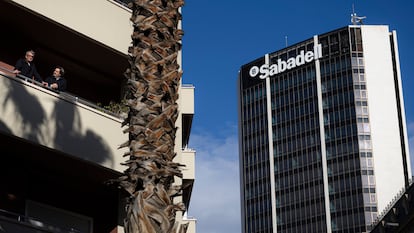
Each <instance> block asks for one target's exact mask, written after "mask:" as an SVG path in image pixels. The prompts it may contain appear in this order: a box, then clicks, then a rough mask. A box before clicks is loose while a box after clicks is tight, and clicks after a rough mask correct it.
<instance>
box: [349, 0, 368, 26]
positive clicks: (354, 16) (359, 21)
mask: <svg viewBox="0 0 414 233" xmlns="http://www.w3.org/2000/svg"><path fill="white" fill-rule="evenodd" d="M365 18H367V17H366V16H358V15H357V14H356V13H355V9H354V4H352V14H351V22H352V24H353V25H357V24H360V25H362V24H364V22H362V20H363V19H365Z"/></svg>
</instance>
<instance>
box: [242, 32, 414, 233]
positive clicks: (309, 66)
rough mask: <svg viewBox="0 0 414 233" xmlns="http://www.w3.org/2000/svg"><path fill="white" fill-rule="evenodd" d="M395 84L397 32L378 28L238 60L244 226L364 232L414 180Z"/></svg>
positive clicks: (257, 232) (251, 230) (254, 231)
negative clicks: (410, 179)
mask: <svg viewBox="0 0 414 233" xmlns="http://www.w3.org/2000/svg"><path fill="white" fill-rule="evenodd" d="M401 85H402V84H401V74H400V65H399V57H398V44H397V36H396V32H395V31H392V32H390V31H389V28H388V26H384V25H378V26H371V25H350V26H346V27H343V28H339V29H337V30H334V31H331V32H328V33H325V34H321V35H315V36H314V37H313V38H310V39H307V40H305V41H302V42H300V43H297V44H294V45H292V46H289V47H286V48H284V49H282V50H279V51H276V52H273V53H270V54H266V55H265V56H263V57H261V58H258V59H256V60H254V61H252V62H250V63H248V64H245V65H243V66H242V67H241V69H240V72H239V81H238V90H239V151H240V152H239V153H240V183H241V209H242V213H241V215H242V229H243V232H244V233H264V232H269V233H270V232H272V233H276V232H278V233H279V232H307V233H313V232H314V233H320V232H329V233H330V232H338V233H339V232H344V233H345V232H349V233H351V232H369V231H370V228H371V224H372V223H373V222H374V221H375V220H376V218H377V215H378V213H379V212H381V211H382V210H384V209H385V207H386V205H387V204H388V203H389V202H390V201H391V200H392V198H393V197H394V196H395V195H396V194H397V193H398V192H399V191H400V190H401V189H402V188H404V187H408V185H409V178H410V177H411V168H410V160H409V151H408V140H407V132H406V122H405V112H404V102H403V97H402V86H401Z"/></svg>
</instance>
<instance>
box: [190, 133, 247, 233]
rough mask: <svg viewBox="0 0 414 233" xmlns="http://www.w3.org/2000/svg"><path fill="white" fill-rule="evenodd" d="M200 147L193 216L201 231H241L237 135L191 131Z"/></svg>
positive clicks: (192, 136)
mask: <svg viewBox="0 0 414 233" xmlns="http://www.w3.org/2000/svg"><path fill="white" fill-rule="evenodd" d="M191 147H193V148H194V149H195V150H196V170H195V173H196V179H195V183H194V188H193V193H192V197H191V203H190V208H189V216H192V217H194V218H196V219H197V232H200V233H229V232H241V230H240V229H241V228H240V227H241V225H240V218H241V217H240V187H239V162H238V141H237V134H235V133H233V134H232V135H230V136H227V137H226V138H224V139H222V140H221V139H218V138H215V137H213V136H211V135H200V134H197V133H193V134H191Z"/></svg>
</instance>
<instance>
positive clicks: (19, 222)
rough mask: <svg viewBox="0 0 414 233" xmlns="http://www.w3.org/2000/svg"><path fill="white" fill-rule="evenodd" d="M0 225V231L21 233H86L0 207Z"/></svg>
mask: <svg viewBox="0 0 414 233" xmlns="http://www.w3.org/2000/svg"><path fill="white" fill-rule="evenodd" d="M0 226H1V230H2V232H3V231H4V232H21V233H39V232H41V233H43V232H45V233H46V232H49V233H50V232H54V233H56V232H62V233H86V232H81V231H78V230H76V229H75V228H71V229H65V228H64V227H60V226H55V225H53V224H51V223H47V222H45V221H41V220H39V219H36V218H31V217H27V216H24V215H21V214H17V213H13V212H10V211H6V210H2V209H0Z"/></svg>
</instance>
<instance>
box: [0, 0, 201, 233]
mask: <svg viewBox="0 0 414 233" xmlns="http://www.w3.org/2000/svg"><path fill="white" fill-rule="evenodd" d="M131 14H132V13H131V10H130V9H128V8H127V7H125V5H124V4H121V3H119V2H118V1H113V0H88V1H81V0H75V1H65V0H42V1H27V0H2V1H0V29H1V32H2V34H1V37H2V40H1V43H0V147H1V153H0V155H1V156H0V231H1V232H21V233H24V232H82V233H109V232H110V233H121V232H124V231H123V217H124V216H125V208H124V206H125V203H124V202H125V197H126V193H125V192H124V191H123V190H121V189H118V188H117V187H115V185H114V186H111V185H107V181H109V180H111V179H116V178H118V177H119V176H120V175H121V174H122V173H123V172H124V170H125V169H126V168H127V167H126V166H123V165H121V163H123V162H125V161H126V159H127V158H126V157H123V155H124V153H125V150H127V149H118V146H119V145H120V144H122V143H124V142H125V141H127V140H128V134H124V133H123V132H122V131H123V128H122V127H121V123H122V121H123V119H122V115H119V114H114V111H113V110H116V109H115V108H116V107H117V105H116V104H111V103H113V102H117V103H119V102H120V100H121V99H122V94H121V93H122V86H123V82H124V81H125V77H124V75H123V73H124V72H125V70H126V69H127V68H128V66H129V63H128V47H129V46H130V44H131V42H132V40H131V34H132V31H133V29H132V24H131V22H130V17H131ZM29 49H33V50H34V51H35V52H36V55H35V58H34V63H35V65H36V67H37V69H38V71H39V73H40V74H41V75H42V76H43V78H45V77H46V76H48V75H51V74H52V72H53V69H54V66H55V65H60V66H63V67H64V69H65V77H66V79H67V82H68V88H67V91H66V92H60V93H58V92H55V91H52V90H50V89H47V88H45V87H43V86H39V85H37V84H36V83H34V82H32V80H31V79H22V78H18V77H15V75H14V74H13V73H11V71H12V70H13V68H14V67H13V66H14V65H15V64H16V61H17V59H19V58H21V57H24V55H25V52H26V51H27V50H29ZM179 63H180V64H181V54H180V55H179ZM29 78H30V77H29ZM179 91H180V98H179V100H178V105H179V113H180V115H179V117H178V120H177V121H176V126H177V127H178V130H177V133H176V137H175V139H176V141H175V142H176V143H175V152H176V154H177V155H176V157H175V160H176V161H177V162H179V163H181V164H184V165H185V167H184V168H183V178H182V179H177V180H176V182H177V184H182V185H183V187H184V190H183V195H182V196H180V197H178V198H177V199H175V200H176V201H177V202H183V203H184V204H185V205H186V207H187V208H188V207H189V204H190V199H191V192H192V187H193V184H194V179H195V176H194V173H195V171H194V162H195V161H194V160H195V151H194V150H191V149H188V148H189V145H188V143H189V138H190V132H191V124H192V117H193V114H194V87H193V86H192V85H181V87H180V90H179ZM99 106H100V107H99ZM105 106H109V107H105ZM104 107H105V108H104ZM177 221H180V222H184V223H189V227H188V230H187V232H189V233H194V232H195V223H196V221H195V219H192V218H189V217H187V214H186V213H181V212H178V214H177Z"/></svg>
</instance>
